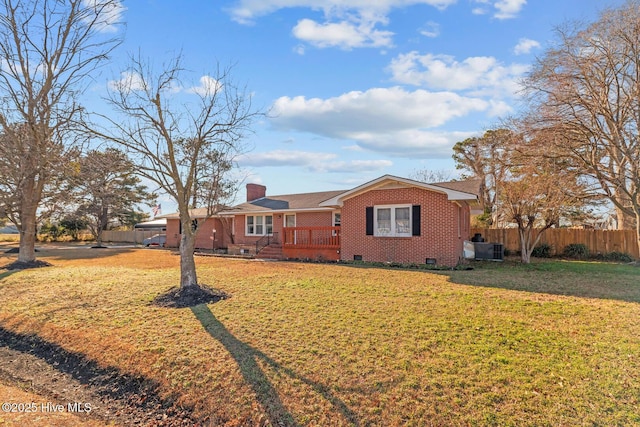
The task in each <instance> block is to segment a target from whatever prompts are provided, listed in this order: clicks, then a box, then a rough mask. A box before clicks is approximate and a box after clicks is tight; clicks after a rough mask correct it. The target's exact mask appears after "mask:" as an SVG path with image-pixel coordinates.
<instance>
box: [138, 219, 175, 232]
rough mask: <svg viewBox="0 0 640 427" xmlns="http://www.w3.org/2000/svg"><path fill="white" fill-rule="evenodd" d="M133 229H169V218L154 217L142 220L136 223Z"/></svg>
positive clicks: (161, 230) (159, 230)
mask: <svg viewBox="0 0 640 427" xmlns="http://www.w3.org/2000/svg"><path fill="white" fill-rule="evenodd" d="M133 229H134V230H138V231H158V232H163V231H167V219H166V218H159V219H152V220H151V221H145V222H140V223H138V224H136V225H134V226H133Z"/></svg>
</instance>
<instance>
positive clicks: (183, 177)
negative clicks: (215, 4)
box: [94, 57, 257, 293]
mask: <svg viewBox="0 0 640 427" xmlns="http://www.w3.org/2000/svg"><path fill="white" fill-rule="evenodd" d="M184 74H186V72H185V70H184V69H183V68H182V66H181V58H180V57H177V58H175V59H174V60H173V61H172V62H171V63H170V64H169V65H168V66H166V67H164V68H163V69H162V70H161V71H160V72H158V73H155V72H154V71H153V70H152V69H151V67H150V66H149V65H148V62H146V61H143V60H141V59H140V58H132V61H131V67H130V68H129V69H128V70H127V71H126V72H125V73H123V74H122V75H123V76H124V78H123V79H122V80H121V81H120V82H119V83H114V84H112V90H111V91H110V97H109V102H110V103H111V105H112V106H113V107H114V108H115V110H116V111H117V112H118V113H121V116H120V117H119V118H118V120H111V121H110V127H111V130H109V131H96V130H95V129H94V132H96V133H97V134H98V135H99V136H101V137H103V138H105V139H107V140H110V141H112V142H116V143H118V144H120V146H122V147H124V148H125V149H126V150H127V152H128V153H129V154H130V155H131V156H132V158H133V159H134V161H136V163H137V165H138V172H139V174H141V175H142V176H144V177H146V178H148V179H149V180H151V181H153V182H154V183H156V184H157V185H158V187H159V188H161V189H162V190H164V191H165V192H166V193H167V194H169V195H170V196H171V197H173V198H174V199H175V200H176V202H177V204H178V212H179V215H180V223H181V227H182V235H181V240H180V289H181V292H182V291H183V292H188V293H190V292H192V291H193V290H195V289H197V288H198V286H199V285H198V280H197V275H196V268H195V261H194V256H193V252H194V247H195V236H196V228H197V223H196V222H194V221H193V220H192V217H191V211H190V208H191V206H193V204H194V201H195V203H198V202H201V203H202V202H204V203H205V204H206V205H207V207H209V208H210V209H209V212H210V213H213V211H214V210H215V207H216V204H218V203H219V202H220V200H221V199H222V198H224V197H225V195H226V194H227V192H228V190H229V188H232V186H229V185H228V184H229V182H228V173H227V172H228V171H229V169H230V166H231V165H232V164H233V157H234V155H236V154H237V153H239V152H240V150H241V149H242V140H243V138H244V136H245V134H246V132H247V131H249V127H250V125H251V123H252V120H253V118H254V117H255V116H256V114H257V113H256V112H254V111H253V110H252V107H251V102H250V97H249V96H247V95H246V93H245V92H244V91H243V90H240V89H239V88H238V87H237V86H235V85H234V83H233V81H232V79H231V75H230V69H225V70H223V71H218V72H217V73H216V75H215V76H205V77H202V78H201V79H200V84H199V85H198V86H194V87H191V88H186V89H185V88H184V87H183V85H182V82H181V77H182V75H184ZM181 100H184V103H181V102H180V101H181Z"/></svg>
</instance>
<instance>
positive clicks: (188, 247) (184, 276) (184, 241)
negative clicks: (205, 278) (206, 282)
mask: <svg viewBox="0 0 640 427" xmlns="http://www.w3.org/2000/svg"><path fill="white" fill-rule="evenodd" d="M195 245H196V236H195V232H193V231H191V221H183V222H182V236H181V237H180V288H181V289H187V288H189V287H191V286H194V287H195V286H198V277H197V275H196V261H195V259H194V256H193V251H194V249H195Z"/></svg>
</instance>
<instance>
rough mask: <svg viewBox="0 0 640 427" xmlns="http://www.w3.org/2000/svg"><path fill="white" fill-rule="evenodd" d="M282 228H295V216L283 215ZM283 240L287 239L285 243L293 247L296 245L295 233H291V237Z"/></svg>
mask: <svg viewBox="0 0 640 427" xmlns="http://www.w3.org/2000/svg"><path fill="white" fill-rule="evenodd" d="M284 226H285V227H295V226H296V214H285V216H284ZM285 239H287V240H286V241H287V243H293V244H294V245H295V243H296V234H295V232H294V233H293V236H291V237H289V236H285Z"/></svg>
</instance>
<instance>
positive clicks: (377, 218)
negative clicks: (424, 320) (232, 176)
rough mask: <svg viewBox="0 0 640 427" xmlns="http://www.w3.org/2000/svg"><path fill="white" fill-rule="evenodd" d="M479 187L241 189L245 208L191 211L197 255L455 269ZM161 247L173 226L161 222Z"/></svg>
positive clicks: (397, 184) (386, 183) (172, 218)
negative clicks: (200, 251) (275, 192)
mask: <svg viewBox="0 0 640 427" xmlns="http://www.w3.org/2000/svg"><path fill="white" fill-rule="evenodd" d="M478 187H479V182H478V181H454V182H445V183H437V184H425V183H422V182H418V181H413V180H410V179H406V178H401V177H396V176H392V175H384V176H381V177H380V178H377V179H374V180H373V181H370V182H367V183H364V184H362V185H360V186H358V187H355V188H353V189H351V190H340V191H325V192H317V193H301V194H288V195H280V196H267V194H266V187H265V186H262V185H258V184H247V201H246V202H245V203H242V204H239V205H237V206H234V207H232V208H228V209H226V210H223V211H220V212H218V213H217V214H216V215H215V216H213V217H210V218H207V219H205V218H206V216H207V215H206V210H204V209H194V210H193V211H192V214H193V217H194V218H195V219H196V221H197V229H198V233H197V237H196V247H197V248H204V249H220V248H226V249H227V251H228V252H229V253H231V254H249V255H254V256H256V257H258V258H275V259H323V260H335V261H337V260H343V261H347V260H363V261H380V262H402V263H417V264H424V263H436V264H439V265H449V266H452V265H455V264H456V263H457V262H458V261H459V260H460V258H461V256H462V247H463V242H464V240H468V239H469V238H470V235H469V234H470V217H471V210H472V209H474V208H477V207H478V203H477V201H478V197H477V193H478ZM165 217H166V218H167V246H169V247H177V246H178V244H179V241H180V232H181V231H180V221H179V219H178V215H177V214H171V215H166V216H165Z"/></svg>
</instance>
